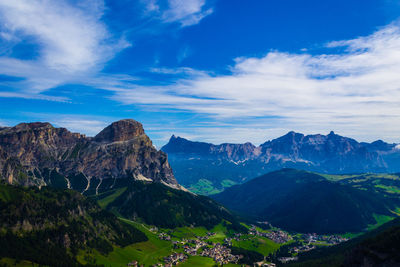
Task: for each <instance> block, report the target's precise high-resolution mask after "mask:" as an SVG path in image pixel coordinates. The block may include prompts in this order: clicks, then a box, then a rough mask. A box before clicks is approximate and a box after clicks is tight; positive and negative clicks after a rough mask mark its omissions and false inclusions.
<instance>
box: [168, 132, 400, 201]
mask: <svg viewBox="0 0 400 267" xmlns="http://www.w3.org/2000/svg"><path fill="white" fill-rule="evenodd" d="M161 150H162V151H164V152H166V153H167V154H168V158H169V162H170V164H171V166H172V168H173V170H174V174H175V177H176V179H177V180H178V182H179V183H181V184H182V185H183V186H185V187H187V188H190V189H192V190H193V191H194V192H197V193H203V194H210V193H216V192H219V191H221V190H223V188H225V187H229V186H231V185H232V184H237V183H243V182H245V181H248V180H249V179H252V178H254V177H257V176H260V175H262V174H265V173H267V172H270V171H274V170H278V169H281V168H296V169H303V170H309V171H314V172H319V173H331V174H332V173H337V174H343V173H365V172H375V173H377V172H399V171H400V146H399V145H397V144H389V143H385V142H383V141H381V140H378V141H375V142H372V143H365V142H357V141H356V140H354V139H351V138H348V137H343V136H340V135H337V134H335V133H334V132H330V133H329V134H328V135H321V134H316V135H304V134H301V133H295V132H289V133H287V134H286V135H284V136H282V137H279V138H277V139H273V140H271V141H267V142H265V143H263V144H261V145H260V146H255V145H253V144H251V143H245V144H228V143H225V144H221V145H214V144H210V143H203V142H193V141H189V140H187V139H184V138H181V137H176V136H174V135H173V136H172V137H171V138H170V140H169V142H168V143H167V144H166V145H165V146H163V147H162V148H161Z"/></svg>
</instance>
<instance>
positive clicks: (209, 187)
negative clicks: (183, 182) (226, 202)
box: [188, 179, 221, 196]
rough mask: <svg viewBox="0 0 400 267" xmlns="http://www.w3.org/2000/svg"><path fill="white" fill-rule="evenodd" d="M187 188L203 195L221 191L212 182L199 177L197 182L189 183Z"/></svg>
mask: <svg viewBox="0 0 400 267" xmlns="http://www.w3.org/2000/svg"><path fill="white" fill-rule="evenodd" d="M188 189H189V190H190V191H192V192H193V193H196V194H199V195H205V196H206V195H212V194H217V193H219V192H221V190H218V189H217V188H215V186H214V184H213V183H212V182H211V181H209V180H207V179H200V180H199V181H197V183H195V184H193V185H191V186H190V187H189V188H188Z"/></svg>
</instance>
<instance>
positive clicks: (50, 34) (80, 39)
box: [0, 0, 129, 92]
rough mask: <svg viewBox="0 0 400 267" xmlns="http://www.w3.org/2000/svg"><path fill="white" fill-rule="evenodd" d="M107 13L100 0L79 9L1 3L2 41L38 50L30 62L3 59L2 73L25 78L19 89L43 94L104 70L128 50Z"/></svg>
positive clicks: (39, 1)
mask: <svg viewBox="0 0 400 267" xmlns="http://www.w3.org/2000/svg"><path fill="white" fill-rule="evenodd" d="M103 11H104V3H103V1H101V0H90V1H85V2H81V3H78V4H77V5H72V4H70V3H69V2H67V1H63V0H60V1H53V0H36V1H28V0H20V1H13V0H3V1H1V2H0V24H1V32H2V34H1V35H0V36H1V37H2V39H3V41H4V42H8V44H13V43H15V44H17V43H21V42H27V43H34V44H36V45H38V46H39V49H38V51H37V55H33V56H32V59H30V60H26V59H19V58H13V57H11V56H10V55H8V56H7V55H5V56H2V57H0V73H1V74H5V75H13V76H20V77H24V78H26V81H25V83H22V84H19V86H20V87H22V88H23V87H25V88H29V90H33V91H36V92H40V91H43V90H46V89H49V88H52V87H55V86H57V85H59V84H63V83H66V82H69V81H74V80H77V78H79V76H83V75H90V74H91V73H95V72H97V71H100V70H101V69H102V68H103V66H104V63H105V62H107V61H108V60H110V59H111V58H112V57H113V56H114V55H115V53H117V52H118V51H120V50H121V49H123V48H125V47H127V46H129V43H127V42H126V41H125V40H123V39H118V38H115V37H114V36H112V35H111V34H110V33H109V32H108V30H107V28H106V26H105V25H104V24H103V23H102V22H101V20H100V18H101V17H102V15H103ZM15 40H18V42H15ZM28 85H29V86H28Z"/></svg>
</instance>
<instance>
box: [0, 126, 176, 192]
mask: <svg viewBox="0 0 400 267" xmlns="http://www.w3.org/2000/svg"><path fill="white" fill-rule="evenodd" d="M0 178H1V179H4V180H6V181H7V182H8V183H10V184H21V185H38V186H43V185H51V186H53V187H59V188H71V189H75V190H77V191H79V192H82V193H85V194H96V193H99V192H103V191H105V190H108V189H110V188H115V187H119V186H122V185H124V184H126V181H127V179H137V180H147V181H155V182H162V183H165V184H168V185H170V186H174V187H179V185H178V183H177V182H176V180H175V178H174V176H173V174H172V170H171V168H170V166H169V164H168V161H167V156H166V154H165V153H164V152H161V151H157V150H156V149H155V148H154V146H153V145H152V142H151V140H150V138H149V137H148V136H147V135H146V134H145V133H144V130H143V127H142V125H141V124H140V123H139V122H137V121H134V120H129V119H127V120H121V121H117V122H114V123H112V124H111V125H109V126H108V127H106V128H105V129H104V130H103V131H101V132H100V133H99V134H98V135H96V136H95V137H93V138H92V137H86V136H85V135H82V134H79V133H71V132H70V131H68V130H67V129H65V128H55V127H53V126H52V125H51V124H49V123H40V122H37V123H21V124H18V125H17V126H15V127H8V128H2V129H1V130H0Z"/></svg>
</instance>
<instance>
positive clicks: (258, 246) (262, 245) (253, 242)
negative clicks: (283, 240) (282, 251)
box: [232, 235, 283, 255]
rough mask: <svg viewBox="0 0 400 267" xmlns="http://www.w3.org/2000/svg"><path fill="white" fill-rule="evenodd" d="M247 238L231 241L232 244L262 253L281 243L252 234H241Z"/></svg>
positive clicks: (272, 249)
mask: <svg viewBox="0 0 400 267" xmlns="http://www.w3.org/2000/svg"><path fill="white" fill-rule="evenodd" d="M243 237H244V238H245V239H247V240H240V241H236V240H233V241H232V246H234V247H238V248H243V249H247V250H252V251H257V252H259V253H261V254H263V255H268V254H270V253H273V252H275V251H277V250H278V249H279V247H280V246H282V245H283V244H277V243H275V242H273V241H272V240H270V239H268V238H265V237H258V236H257V237H256V236H252V235H244V236H243Z"/></svg>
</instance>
